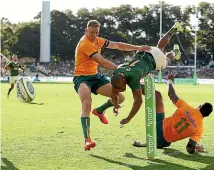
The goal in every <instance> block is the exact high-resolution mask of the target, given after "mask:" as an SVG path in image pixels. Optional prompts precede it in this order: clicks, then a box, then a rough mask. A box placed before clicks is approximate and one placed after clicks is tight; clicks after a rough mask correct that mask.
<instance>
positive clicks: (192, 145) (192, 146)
mask: <svg viewBox="0 0 214 170" xmlns="http://www.w3.org/2000/svg"><path fill="white" fill-rule="evenodd" d="M186 150H187V152H188V153H189V154H193V153H204V152H206V151H205V149H204V146H203V145H199V144H197V142H195V141H193V140H192V139H190V140H189V142H188V144H187V146H186Z"/></svg>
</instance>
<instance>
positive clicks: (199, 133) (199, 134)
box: [190, 127, 204, 143]
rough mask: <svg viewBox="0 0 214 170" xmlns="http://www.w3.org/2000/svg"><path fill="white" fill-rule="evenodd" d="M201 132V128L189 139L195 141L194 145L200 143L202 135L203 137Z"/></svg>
mask: <svg viewBox="0 0 214 170" xmlns="http://www.w3.org/2000/svg"><path fill="white" fill-rule="evenodd" d="M203 132H204V130H203V127H200V128H199V129H198V131H197V132H196V133H195V134H193V135H192V136H190V139H192V140H193V141H195V142H196V143H198V142H199V141H200V139H201V137H202V135H203Z"/></svg>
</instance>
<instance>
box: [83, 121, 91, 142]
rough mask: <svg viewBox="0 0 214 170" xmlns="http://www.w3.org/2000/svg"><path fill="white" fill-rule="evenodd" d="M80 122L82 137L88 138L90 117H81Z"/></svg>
mask: <svg viewBox="0 0 214 170" xmlns="http://www.w3.org/2000/svg"><path fill="white" fill-rule="evenodd" d="M81 123H82V130H83V135H84V138H85V139H88V138H90V117H81Z"/></svg>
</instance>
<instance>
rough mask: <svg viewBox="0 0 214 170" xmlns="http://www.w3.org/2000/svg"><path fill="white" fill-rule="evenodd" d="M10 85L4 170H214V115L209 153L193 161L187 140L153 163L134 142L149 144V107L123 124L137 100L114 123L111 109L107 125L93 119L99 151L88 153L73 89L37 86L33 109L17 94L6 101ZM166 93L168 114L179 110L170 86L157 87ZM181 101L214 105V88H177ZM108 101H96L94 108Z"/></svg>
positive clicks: (4, 112)
mask: <svg viewBox="0 0 214 170" xmlns="http://www.w3.org/2000/svg"><path fill="white" fill-rule="evenodd" d="M8 87H9V84H1V104H2V105H1V137H2V138H1V139H2V141H1V142H2V145H1V149H2V150H1V154H2V155H1V156H2V158H1V159H2V161H1V163H2V165H1V169H2V170H58V169H62V170H131V169H133V170H141V169H146V170H150V169H162V170H167V169H169V170H172V169H173V170H184V169H187V170H192V169H207V170H208V169H210V170H213V169H214V140H213V139H214V131H213V129H214V113H213V114H212V115H211V116H210V117H209V118H206V119H205V120H204V121H205V123H204V125H205V135H204V137H203V139H202V140H201V143H203V144H204V146H205V148H206V150H207V151H208V153H205V154H201V155H196V154H195V155H188V153H187V152H186V150H185V146H186V143H187V141H188V140H183V141H180V142H177V143H173V144H172V145H171V147H170V148H168V149H161V150H158V154H157V159H155V160H148V159H147V157H146V149H145V148H135V147H133V146H132V143H133V141H134V140H136V139H139V140H141V141H145V114H144V106H143V107H142V108H141V110H140V112H139V113H138V114H137V115H136V117H135V118H134V119H133V120H132V121H131V122H130V123H129V124H128V125H126V126H125V127H124V128H119V127H118V124H119V121H120V120H121V119H122V118H124V117H126V116H127V114H128V113H129V110H130V108H131V106H132V94H131V92H130V91H127V92H126V93H125V96H126V101H125V102H124V104H123V107H122V109H121V110H120V114H119V115H118V116H117V117H115V116H114V115H113V114H112V109H109V110H108V111H107V113H106V115H107V118H108V120H109V124H108V125H104V124H101V122H100V121H99V119H98V118H97V117H95V116H93V115H92V116H91V137H92V139H93V140H95V141H96V143H97V146H96V147H95V148H94V149H92V150H91V151H90V152H85V151H84V150H83V134H82V129H81V124H80V112H81V106H80V101H79V99H78V96H77V94H76V93H75V91H74V89H73V85H72V84H34V87H35V89H36V93H37V95H36V98H35V100H34V101H33V102H34V103H31V104H27V103H22V102H20V101H19V100H18V99H17V98H16V92H15V91H12V93H11V96H10V98H9V99H7V97H6V93H7V90H8ZM156 88H157V89H158V90H160V91H161V92H162V93H163V97H164V102H165V108H166V114H167V115H170V114H171V113H173V111H174V110H175V107H174V106H173V105H172V104H171V102H170V100H169V99H168V96H167V86H166V85H157V87H156ZM175 89H176V91H177V94H178V96H179V97H181V98H183V99H185V100H186V101H187V102H188V103H189V104H191V105H192V106H194V107H197V106H198V105H199V104H201V103H203V102H204V101H209V102H212V103H214V97H213V95H214V87H213V85H199V86H193V85H175ZM105 101H106V98H105V97H102V96H93V107H92V108H94V107H96V106H98V105H100V104H102V103H103V102H105Z"/></svg>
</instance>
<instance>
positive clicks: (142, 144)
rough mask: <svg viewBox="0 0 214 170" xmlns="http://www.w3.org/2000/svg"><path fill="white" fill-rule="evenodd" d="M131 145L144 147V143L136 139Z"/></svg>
mask: <svg viewBox="0 0 214 170" xmlns="http://www.w3.org/2000/svg"><path fill="white" fill-rule="evenodd" d="M132 145H133V146H135V147H146V143H141V142H140V141H138V140H136V141H134V143H133V144H132Z"/></svg>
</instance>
